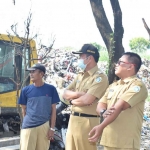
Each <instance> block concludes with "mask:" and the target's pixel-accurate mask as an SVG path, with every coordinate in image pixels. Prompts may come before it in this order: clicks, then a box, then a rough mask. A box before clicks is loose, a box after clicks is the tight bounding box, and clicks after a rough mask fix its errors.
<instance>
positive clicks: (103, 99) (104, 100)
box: [98, 87, 109, 104]
mask: <svg viewBox="0 0 150 150" xmlns="http://www.w3.org/2000/svg"><path fill="white" fill-rule="evenodd" d="M108 93H109V87H108V88H107V90H106V92H105V94H104V96H103V97H102V98H101V99H100V100H99V101H98V103H99V102H101V103H105V104H107V96H108Z"/></svg>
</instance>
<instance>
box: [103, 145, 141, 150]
mask: <svg viewBox="0 0 150 150" xmlns="http://www.w3.org/2000/svg"><path fill="white" fill-rule="evenodd" d="M104 150H138V149H135V148H114V147H107V146H104Z"/></svg>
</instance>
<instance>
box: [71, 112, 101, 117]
mask: <svg viewBox="0 0 150 150" xmlns="http://www.w3.org/2000/svg"><path fill="white" fill-rule="evenodd" d="M71 114H72V115H73V116H79V117H99V116H98V115H90V114H83V113H78V112H72V113H71Z"/></svg>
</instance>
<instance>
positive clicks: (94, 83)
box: [67, 66, 109, 115]
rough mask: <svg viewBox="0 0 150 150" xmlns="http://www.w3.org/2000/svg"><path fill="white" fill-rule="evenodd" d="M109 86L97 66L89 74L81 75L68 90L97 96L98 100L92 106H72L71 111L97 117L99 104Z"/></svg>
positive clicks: (83, 73)
mask: <svg viewBox="0 0 150 150" xmlns="http://www.w3.org/2000/svg"><path fill="white" fill-rule="evenodd" d="M108 84H109V83H108V78H107V76H106V75H105V74H104V73H103V72H102V71H101V70H100V69H98V67H97V66H95V67H94V68H92V69H91V70H89V71H88V72H82V73H79V74H78V75H77V77H76V78H75V80H74V81H73V82H72V83H71V84H70V85H69V86H68V87H67V89H68V90H73V91H81V92H86V93H88V94H91V95H93V96H95V97H96V100H95V101H94V102H93V104H92V105H90V106H84V107H79V106H75V105H72V108H71V110H72V111H74V112H79V113H85V114H92V115H97V113H96V107H97V102H98V100H99V99H100V98H101V97H102V96H103V95H104V93H105V91H106V89H107V87H108Z"/></svg>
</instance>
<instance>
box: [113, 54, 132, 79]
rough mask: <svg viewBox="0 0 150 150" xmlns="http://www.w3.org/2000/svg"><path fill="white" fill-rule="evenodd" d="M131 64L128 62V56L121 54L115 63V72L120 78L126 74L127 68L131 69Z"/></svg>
mask: <svg viewBox="0 0 150 150" xmlns="http://www.w3.org/2000/svg"><path fill="white" fill-rule="evenodd" d="M133 65H134V64H132V63H130V62H129V60H128V56H127V55H123V56H122V57H121V58H120V59H119V60H118V62H117V64H116V67H115V74H116V75H117V76H118V77H120V78H121V77H123V76H124V75H126V74H127V73H128V71H129V70H131V69H133Z"/></svg>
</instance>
